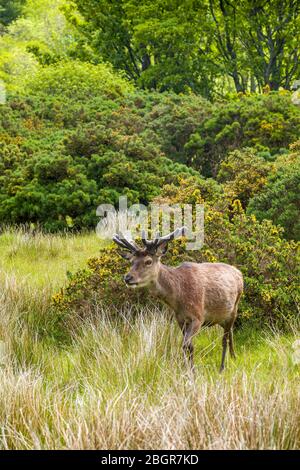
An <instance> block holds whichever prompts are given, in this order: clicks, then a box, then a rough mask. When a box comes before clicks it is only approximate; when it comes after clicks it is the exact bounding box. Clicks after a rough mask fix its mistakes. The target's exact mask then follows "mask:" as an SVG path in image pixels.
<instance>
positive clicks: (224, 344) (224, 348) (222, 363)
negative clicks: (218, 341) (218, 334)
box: [220, 330, 229, 372]
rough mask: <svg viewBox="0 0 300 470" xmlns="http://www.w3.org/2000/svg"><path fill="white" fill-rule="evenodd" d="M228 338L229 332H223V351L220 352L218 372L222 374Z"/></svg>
mask: <svg viewBox="0 0 300 470" xmlns="http://www.w3.org/2000/svg"><path fill="white" fill-rule="evenodd" d="M228 338H229V330H224V335H223V339H222V345H223V351H222V361H221V367H220V372H223V370H224V367H225V357H226V350H227V342H228Z"/></svg>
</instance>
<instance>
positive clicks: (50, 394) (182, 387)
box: [0, 234, 300, 449]
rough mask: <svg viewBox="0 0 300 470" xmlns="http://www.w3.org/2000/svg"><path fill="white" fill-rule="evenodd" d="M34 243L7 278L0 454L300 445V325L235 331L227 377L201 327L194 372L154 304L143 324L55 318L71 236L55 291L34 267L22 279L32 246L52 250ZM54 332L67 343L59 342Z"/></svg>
mask: <svg viewBox="0 0 300 470" xmlns="http://www.w3.org/2000/svg"><path fill="white" fill-rule="evenodd" d="M10 236H11V239H10V241H9V242H8V241H6V245H5V246H6V253H7V252H10V250H11V249H12V247H14V246H20V244H19V241H18V240H17V239H16V238H17V237H18V234H16V238H14V235H13V234H10ZM38 237H39V238H38V239H37V240H36V244H37V245H35V242H34V240H32V241H31V243H33V246H32V247H30V248H26V249H25V248H24V246H23V245H22V243H23V242H21V248H19V249H18V250H16V252H15V254H14V255H12V256H13V257H15V258H14V266H15V269H16V270H17V274H16V275H14V273H13V270H12V269H11V267H9V268H8V270H7V271H5V269H3V271H2V276H1V285H0V286H1V302H0V339H1V343H0V448H2V449H33V448H34V449H95V448H97V449H103V448H104V449H107V448H111V449H160V448H163V449H183V448H186V449H195V448H198V449H296V448H299V445H300V427H299V422H300V408H299V398H300V396H299V395H300V394H299V392H300V388H299V365H297V364H295V363H294V362H293V360H292V354H293V343H294V341H295V340H296V339H298V338H299V336H300V335H299V329H298V328H297V325H294V326H293V327H291V331H290V333H289V334H287V333H286V334H285V335H281V334H280V333H279V332H272V331H255V330H249V329H240V330H238V331H236V333H235V339H236V352H237V360H236V361H232V360H230V359H229V358H228V361H227V368H226V370H225V372H224V373H223V374H222V375H220V374H219V373H218V366H219V362H220V355H221V335H222V331H221V329H218V328H210V329H205V330H204V331H203V332H202V333H201V334H200V335H199V336H198V337H197V338H196V340H195V345H196V374H195V376H192V375H191V374H190V373H189V372H188V371H187V369H186V367H185V365H184V362H183V360H182V355H181V337H180V333H179V329H178V328H177V326H176V325H175V322H174V321H172V319H171V318H170V317H169V316H168V314H167V313H166V312H164V311H160V310H159V309H156V308H155V307H153V308H152V309H151V310H144V311H141V312H140V314H139V315H138V317H136V318H135V319H133V318H132V316H131V315H130V312H126V311H124V312H120V319H119V321H112V320H111V317H110V312H109V311H107V310H106V311H103V310H101V309H100V307H99V310H98V312H97V315H94V316H92V317H91V316H87V317H86V318H85V319H82V318H73V319H72V321H71V322H70V321H67V320H66V322H65V324H64V319H63V320H62V322H58V320H59V319H57V318H56V317H55V313H54V312H53V311H52V310H51V307H50V296H51V293H52V291H53V289H54V288H55V287H56V282H55V276H56V269H58V268H59V265H60V259H61V260H62V265H64V264H63V263H64V260H65V255H66V250H68V248H66V245H68V240H67V239H64V241H62V242H61V243H63V244H64V245H63V246H64V248H65V249H64V252H62V253H61V254H60V253H57V255H56V269H53V270H50V271H49V272H50V273H51V276H52V280H53V283H52V281H51V282H49V283H48V284H45V283H44V282H41V283H39V282H37V283H36V284H35V283H34V282H33V280H32V278H30V270H31V269H32V264H31V263H30V262H29V264H28V277H26V276H25V278H24V279H22V276H20V271H18V265H21V266H22V270H24V272H25V264H26V263H25V261H26V258H27V257H28V258H31V257H32V250H33V251H35V250H37V251H38V250H40V253H41V256H42V257H43V258H44V259H45V258H47V256H48V255H49V252H50V251H51V250H52V247H51V243H49V242H48V241H49V240H48V239H47V237H46V239H45V240H43V237H44V236H43V235H42V234H39V235H38ZM86 237H87V239H86V240H88V235H87V236H86ZM91 237H92V236H91ZM1 243H2V244H3V243H4V242H3V240H2V241H1V239H0V244H1ZM55 243H56V241H55ZM57 243H58V244H59V243H60V240H57ZM74 243H75V244H76V243H80V242H79V241H78V240H75V239H73V238H72V237H71V239H70V245H71V246H72V247H74ZM18 244H19V245H18ZM27 250H29V251H27ZM11 251H12V250H11ZM87 251H88V250H87ZM28 253H29V254H28ZM72 253H73V249H70V251H69V257H70V258H71V257H72ZM16 258H18V260H17V259H16ZM69 261H70V263H71V264H72V260H71V259H70V260H69ZM6 262H7V261H5V263H6ZM82 262H83V257H82ZM4 267H5V266H4ZM62 279H63V276H62ZM57 322H58V323H57ZM57 329H60V331H61V334H66V335H68V339H69V341H68V342H63V341H59V340H58V339H57V334H56V333H57Z"/></svg>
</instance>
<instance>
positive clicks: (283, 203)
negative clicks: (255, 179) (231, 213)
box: [248, 141, 300, 241]
mask: <svg viewBox="0 0 300 470" xmlns="http://www.w3.org/2000/svg"><path fill="white" fill-rule="evenodd" d="M299 195H300V141H298V142H297V143H295V144H294V145H293V146H292V153H291V155H289V156H286V157H282V158H280V159H279V161H278V162H277V165H276V166H275V168H274V171H273V172H271V173H270V174H269V176H268V179H267V183H266V185H265V187H264V188H263V190H262V191H261V192H260V193H259V194H257V195H256V196H255V197H254V198H253V199H251V201H250V203H249V206H248V212H249V214H255V215H256V217H257V218H258V219H259V220H263V219H270V220H272V221H273V223H274V224H276V225H280V226H281V227H283V228H284V236H285V237H286V238H287V239H294V240H298V241H299V240H300V196H299Z"/></svg>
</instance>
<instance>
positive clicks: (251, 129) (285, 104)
mask: <svg viewBox="0 0 300 470" xmlns="http://www.w3.org/2000/svg"><path fill="white" fill-rule="evenodd" d="M299 132H300V108H297V107H296V106H294V105H293V104H292V102H291V95H290V94H289V93H288V92H279V93H275V92H271V93H269V94H266V95H250V96H242V97H240V98H239V99H236V100H231V101H229V102H227V103H223V104H222V103H221V104H215V105H214V108H213V112H212V114H211V116H209V117H208V118H207V119H205V120H203V122H202V123H201V124H200V126H199V127H198V129H197V130H196V132H194V133H192V134H191V136H190V138H189V140H188V141H187V143H186V145H185V158H186V161H191V162H192V164H193V166H194V167H196V168H199V169H200V170H201V172H202V173H203V174H204V175H208V176H211V175H216V173H217V171H218V168H219V164H220V162H221V161H222V160H223V159H224V157H225V155H226V154H227V153H228V152H229V151H231V150H234V149H236V148H243V147H254V148H255V149H256V150H257V152H259V154H261V155H262V156H264V158H266V159H272V158H274V155H276V154H277V153H279V152H280V151H281V150H282V149H283V148H286V147H288V145H289V144H290V143H292V142H294V141H295V140H297V138H298V136H299Z"/></svg>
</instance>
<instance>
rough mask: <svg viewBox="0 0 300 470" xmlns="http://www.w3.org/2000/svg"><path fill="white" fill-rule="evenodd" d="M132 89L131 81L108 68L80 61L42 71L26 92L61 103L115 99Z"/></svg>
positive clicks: (30, 83)
mask: <svg viewBox="0 0 300 470" xmlns="http://www.w3.org/2000/svg"><path fill="white" fill-rule="evenodd" d="M132 90H133V88H132V86H131V85H130V84H129V83H128V81H127V80H125V79H123V78H122V77H121V76H120V75H118V74H116V73H113V72H112V70H111V68H110V66H109V65H104V64H100V65H92V64H89V63H82V62H80V61H69V62H60V63H59V64H55V65H51V66H49V67H46V68H42V69H40V70H39V72H38V73H37V74H36V76H35V77H34V78H33V79H31V80H30V81H29V82H28V84H27V86H26V91H27V93H31V94H32V95H33V96H36V95H43V96H44V95H50V96H56V97H58V98H59V100H64V99H66V98H67V99H68V98H69V99H76V100H80V101H81V100H82V101H83V100H85V99H91V98H93V97H96V96H98V95H105V96H107V97H109V98H116V97H118V96H121V95H124V94H125V93H127V92H129V91H132Z"/></svg>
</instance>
